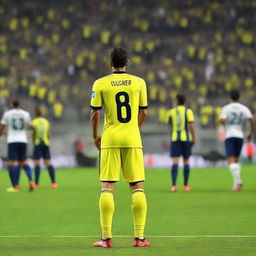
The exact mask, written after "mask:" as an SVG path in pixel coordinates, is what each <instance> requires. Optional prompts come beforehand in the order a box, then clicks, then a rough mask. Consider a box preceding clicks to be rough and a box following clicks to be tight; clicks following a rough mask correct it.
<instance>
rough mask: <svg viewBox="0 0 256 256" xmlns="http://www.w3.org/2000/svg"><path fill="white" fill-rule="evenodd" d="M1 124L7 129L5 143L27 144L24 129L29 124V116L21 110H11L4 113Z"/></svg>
mask: <svg viewBox="0 0 256 256" xmlns="http://www.w3.org/2000/svg"><path fill="white" fill-rule="evenodd" d="M1 123H2V124H4V125H6V126H7V128H8V134H7V142H8V143H12V142H25V143H26V142H27V135H26V129H27V125H29V124H30V123H31V118H30V114H29V113H28V112H27V111H25V110H22V109H16V108H15V109H11V110H8V111H6V112H5V113H4V115H3V119H2V122H1Z"/></svg>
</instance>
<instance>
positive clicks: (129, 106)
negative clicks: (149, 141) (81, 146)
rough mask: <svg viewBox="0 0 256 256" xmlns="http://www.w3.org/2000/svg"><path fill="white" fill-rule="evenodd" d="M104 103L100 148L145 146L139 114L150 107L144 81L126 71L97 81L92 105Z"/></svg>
mask: <svg viewBox="0 0 256 256" xmlns="http://www.w3.org/2000/svg"><path fill="white" fill-rule="evenodd" d="M102 106H103V107H104V114H105V121H104V128H103V134H102V139H101V148H142V142H141V136H140V131H139V125H138V115H139V109H146V108H147V88H146V83H145V81H144V80H143V79H141V78H140V77H137V76H133V75H130V74H127V73H126V72H124V71H122V72H113V74H111V75H108V76H105V77H103V78H100V79H98V80H96V81H95V82H94V84H93V88H92V94H91V108H92V109H95V110H97V109H101V108H102Z"/></svg>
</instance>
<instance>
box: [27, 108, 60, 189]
mask: <svg viewBox="0 0 256 256" xmlns="http://www.w3.org/2000/svg"><path fill="white" fill-rule="evenodd" d="M32 125H33V127H34V131H33V142H34V164H35V185H36V188H38V187H39V178H40V172H41V167H40V159H41V158H42V159H43V160H44V164H45V166H46V167H47V169H48V172H49V175H50V178H51V182H52V184H51V188H53V189H55V188H57V187H58V185H57V183H56V180H55V170H54V167H53V165H52V163H51V153H50V123H49V121H48V120H47V119H46V118H44V117H43V115H42V112H41V110H40V108H36V110H35V119H34V120H33V122H32Z"/></svg>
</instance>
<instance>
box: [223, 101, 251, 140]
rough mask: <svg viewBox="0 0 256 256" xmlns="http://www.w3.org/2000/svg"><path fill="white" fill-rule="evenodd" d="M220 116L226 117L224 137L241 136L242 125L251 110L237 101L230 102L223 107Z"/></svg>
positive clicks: (249, 116)
mask: <svg viewBox="0 0 256 256" xmlns="http://www.w3.org/2000/svg"><path fill="white" fill-rule="evenodd" d="M222 117H224V118H225V119H226V137H227V138H228V137H239V138H243V126H244V122H245V120H246V119H248V118H251V117H252V114H251V111H250V110H249V109H248V108H247V107H246V106H245V105H243V104H241V103H239V102H232V103H229V104H227V105H225V106H224V107H223V110H222Z"/></svg>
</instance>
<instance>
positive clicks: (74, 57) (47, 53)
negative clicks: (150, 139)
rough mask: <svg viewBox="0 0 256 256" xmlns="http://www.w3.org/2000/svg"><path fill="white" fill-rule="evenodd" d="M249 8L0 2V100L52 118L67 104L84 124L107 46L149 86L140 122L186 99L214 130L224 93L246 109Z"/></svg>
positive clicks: (251, 101) (250, 76)
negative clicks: (21, 102) (121, 52)
mask: <svg viewBox="0 0 256 256" xmlns="http://www.w3.org/2000/svg"><path fill="white" fill-rule="evenodd" d="M255 10H256V2H255V1H243V0H237V1H228V0H223V1H221V2H220V1H217V0H213V1H196V0H185V1H168V0H159V1H146V2H145V1H144V2H140V1H135V0H131V1H123V0H116V1H107V0H102V1H98V0H96V1H82V0H77V1H60V0H54V1H49V0H47V1H33V0H24V1H16V2H12V1H8V0H2V1H1V2H0V17H1V18H0V20H1V22H0V26H1V34H0V98H2V99H8V98H11V97H16V96H17V95H19V96H20V95H23V96H24V97H29V98H30V99H31V100H32V101H35V102H36V103H37V105H40V107H41V109H42V111H43V114H44V115H46V116H47V117H49V118H51V119H55V120H62V119H63V118H64V117H65V110H66V109H67V108H69V106H70V105H72V106H73V107H75V109H76V110H77V113H78V118H80V119H81V118H88V112H89V94H90V89H91V85H92V82H93V81H94V80H95V79H96V78H98V77H100V76H102V74H107V73H108V65H107V61H108V60H107V58H106V57H105V56H107V54H106V52H107V51H108V50H109V48H112V46H113V45H121V46H124V47H125V48H126V49H127V50H128V52H130V53H131V60H132V62H131V63H130V68H129V70H130V72H131V73H134V74H137V75H139V76H141V77H143V78H145V80H146V82H147V84H148V85H149V86H148V87H149V88H148V90H149V105H150V110H149V119H150V120H154V121H155V120H159V121H160V122H163V121H164V120H165V119H166V115H167V112H168V109H169V108H170V107H172V106H173V105H174V102H175V95H176V94H177V93H180V92H183V93H185V94H186V95H187V98H188V105H189V107H191V108H192V109H193V111H194V112H195V114H196V115H197V116H198V117H199V118H198V120H199V121H200V124H201V125H202V127H209V126H213V125H215V124H216V123H217V120H218V118H217V117H218V116H219V113H220V110H221V105H222V104H223V103H224V101H223V97H225V96H226V95H227V93H228V92H229V91H230V90H231V89H234V88H235V89H239V90H241V91H243V98H242V99H241V100H242V101H245V100H246V103H247V105H249V106H250V107H251V109H252V110H253V111H255V110H256V95H255V94H256V93H255V90H254V87H255V79H256V77H255V71H256V70H255V65H254V61H255V46H256V42H255V38H256V35H255V34H256V32H255V29H254V27H255V15H254V14H255Z"/></svg>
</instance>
